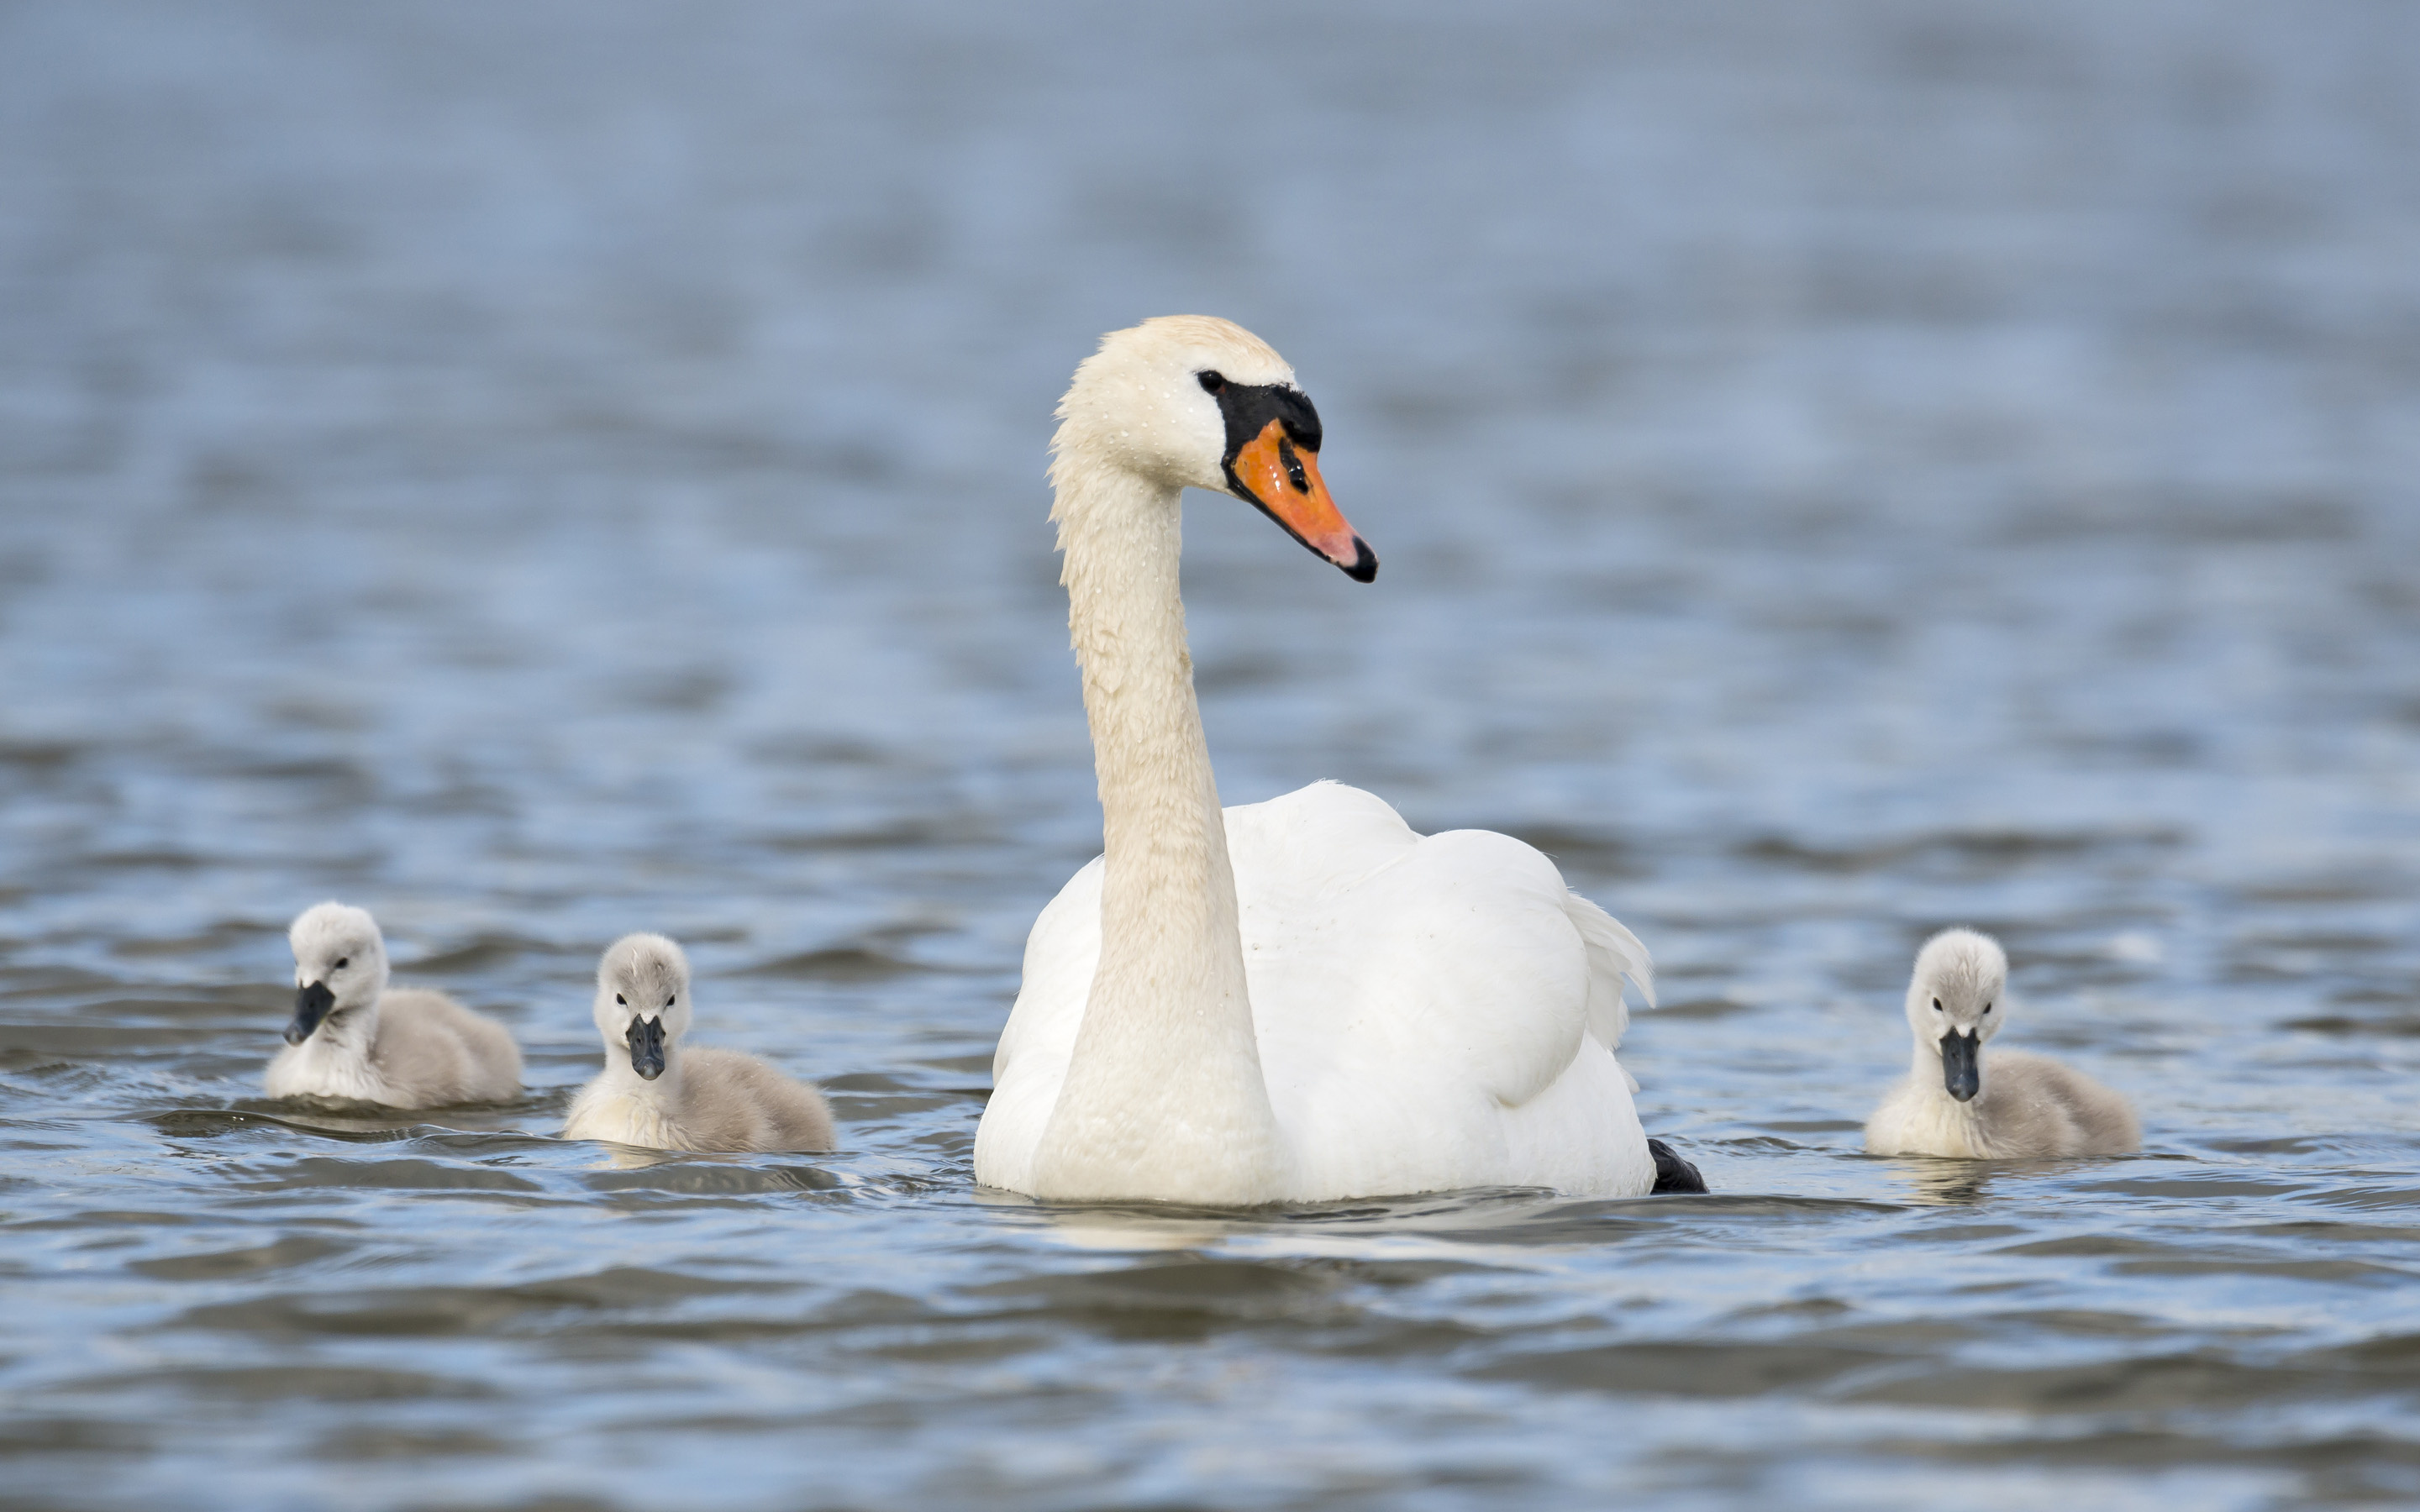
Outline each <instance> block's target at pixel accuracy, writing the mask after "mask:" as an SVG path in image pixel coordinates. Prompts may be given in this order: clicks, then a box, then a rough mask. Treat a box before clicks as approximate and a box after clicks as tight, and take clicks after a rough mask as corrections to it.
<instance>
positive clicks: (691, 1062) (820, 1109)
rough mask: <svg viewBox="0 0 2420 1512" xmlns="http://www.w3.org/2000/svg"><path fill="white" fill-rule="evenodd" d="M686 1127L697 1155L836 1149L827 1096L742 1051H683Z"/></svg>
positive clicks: (683, 1120) (684, 1048) (681, 1114)
mask: <svg viewBox="0 0 2420 1512" xmlns="http://www.w3.org/2000/svg"><path fill="white" fill-rule="evenodd" d="M678 1054H679V1055H680V1056H682V1057H684V1058H685V1059H686V1060H687V1062H688V1064H687V1066H686V1067H685V1069H684V1071H683V1072H682V1077H683V1087H682V1090H683V1091H684V1092H685V1093H686V1094H687V1095H686V1096H685V1097H684V1098H683V1099H682V1107H681V1109H680V1111H679V1113H678V1115H677V1117H678V1118H679V1119H681V1123H682V1127H683V1128H684V1129H685V1130H687V1131H689V1132H690V1134H692V1136H693V1137H694V1139H695V1141H696V1142H695V1144H693V1145H692V1146H691V1148H692V1149H741V1150H747V1149H753V1150H765V1151H771V1152H790V1151H801V1150H822V1149H831V1148H832V1122H831V1113H830V1110H829V1109H828V1108H827V1107H826V1106H825V1104H824V1100H823V1096H822V1094H820V1093H818V1092H817V1091H816V1090H815V1089H814V1088H812V1087H809V1086H807V1085H806V1084H805V1083H803V1082H799V1081H794V1080H792V1079H791V1078H789V1077H787V1076H784V1075H783V1074H782V1073H781V1072H779V1071H776V1070H774V1069H773V1067H772V1065H771V1064H770V1063H769V1062H768V1061H765V1060H761V1059H759V1058H757V1057H754V1056H752V1055H749V1054H747V1053H746V1052H744V1051H739V1050H715V1049H708V1048H704V1047H700V1048H697V1049H691V1048H690V1047H689V1046H687V1045H683V1046H682V1047H681V1048H680V1050H679V1052H678Z"/></svg>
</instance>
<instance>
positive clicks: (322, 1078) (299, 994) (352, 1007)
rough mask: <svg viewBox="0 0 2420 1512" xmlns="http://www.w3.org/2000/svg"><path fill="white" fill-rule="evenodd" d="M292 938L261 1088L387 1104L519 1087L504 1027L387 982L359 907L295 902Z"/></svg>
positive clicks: (488, 1098)
mask: <svg viewBox="0 0 2420 1512" xmlns="http://www.w3.org/2000/svg"><path fill="white" fill-rule="evenodd" d="M287 940H288V942H289V943H291V944H292V945H293V947H294V989H295V991H294V1022H292V1023H291V1024H288V1025H287V1026H286V1048H285V1049H283V1050H280V1051H279V1052H278V1053H277V1055H276V1056H275V1057H273V1058H272V1059H271V1061H270V1062H269V1076H268V1084H269V1095H270V1096H271V1097H338V1098H351V1099H354V1100H356V1101H359V1102H363V1103H385V1104H386V1105H387V1106H389V1107H397V1108H426V1107H436V1106H439V1105H440V1104H442V1103H504V1102H509V1101H511V1100H512V1099H514V1098H517V1097H519V1096H520V1092H521V1053H520V1047H519V1046H517V1045H515V1044H514V1043H513V1037H512V1033H511V1031H509V1030H507V1029H506V1028H505V1027H504V1026H503V1025H501V1024H499V1023H497V1022H496V1021H495V1020H493V1019H490V1018H482V1017H481V1016H480V1015H478V1014H476V1013H473V1012H472V1011H470V1010H469V1009H467V1008H464V1007H463V1006H462V1005H461V1004H459V1003H458V1002H456V1001H454V999H452V998H450V997H448V996H446V995H444V994H443V993H439V992H428V991H425V990H422V989H417V988H411V987H405V988H398V989H396V990H394V991H392V992H391V991H389V990H388V989H387V984H386V981H387V964H386V941H385V939H384V938H383V937H382V936H381V935H380V933H379V927H378V920H376V919H374V918H371V917H370V916H369V914H368V913H367V912H366V911H365V910H363V909H359V908H351V907H348V906H347V905H345V904H343V903H320V904H318V906H317V907H313V908H307V909H304V910H303V912H302V916H301V917H300V918H296V919H295V920H294V927H293V928H292V929H291V930H290V931H288V932H287Z"/></svg>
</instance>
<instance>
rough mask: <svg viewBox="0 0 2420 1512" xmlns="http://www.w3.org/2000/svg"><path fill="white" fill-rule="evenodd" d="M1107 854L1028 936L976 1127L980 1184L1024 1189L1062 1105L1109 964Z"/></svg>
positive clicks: (1062, 892)
mask: <svg viewBox="0 0 2420 1512" xmlns="http://www.w3.org/2000/svg"><path fill="white" fill-rule="evenodd" d="M1101 872H1102V864H1101V858H1100V857H1099V856H1094V858H1093V859H1092V861H1091V862H1089V863H1088V864H1087V865H1086V866H1085V867H1084V868H1083V870H1081V871H1079V872H1077V873H1076V874H1075V875H1074V876H1073V877H1070V878H1069V879H1068V880H1067V885H1066V886H1065V887H1062V888H1060V889H1059V895H1058V896H1057V897H1055V898H1053V899H1051V900H1050V903H1049V904H1048V906H1047V907H1045V908H1044V909H1043V910H1042V914H1041V917H1040V918H1036V919H1034V921H1033V930H1032V933H1030V934H1028V935H1027V936H1026V937H1025V975H1024V979H1023V981H1022V983H1021V984H1020V985H1019V986H1018V988H1017V992H1016V1007H1014V1008H1012V1009H1010V1010H1009V1013H1008V1023H1007V1025H1006V1026H1004V1027H1002V1028H1001V1031H1000V1047H999V1048H998V1049H997V1050H995V1051H993V1053H992V1058H991V1085H992V1092H991V1101H990V1102H988V1103H985V1105H984V1115H983V1121H982V1122H981V1123H980V1124H979V1125H977V1127H976V1129H975V1180H978V1181H981V1182H982V1183H984V1184H985V1186H997V1187H1005V1188H1007V1189H1009V1190H1012V1191H1023V1190H1025V1189H1026V1186H1027V1180H1026V1178H1027V1175H1028V1173H1029V1171H1030V1169H1031V1167H1032V1161H1033V1152H1034V1150H1035V1149H1037V1148H1039V1146H1040V1145H1041V1143H1042V1131H1043V1128H1044V1126H1045V1125H1047V1123H1048V1122H1049V1120H1050V1110H1051V1108H1052V1107H1053V1106H1054V1105H1055V1104H1056V1103H1058V1101H1059V1087H1060V1084H1061V1083H1062V1082H1063V1081H1065V1080H1066V1077H1067V1061H1068V1057H1071V1056H1072V1055H1073V1054H1074V1053H1075V1049H1076V1031H1077V1030H1078V1029H1079V1028H1081V1027H1082V1026H1083V1023H1084V1002H1085V999H1086V998H1087V997H1089V996H1090V995H1091V994H1092V990H1093V971H1094V967H1095V966H1096V965H1098V964H1099V963H1100V959H1101Z"/></svg>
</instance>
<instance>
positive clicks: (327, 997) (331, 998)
mask: <svg viewBox="0 0 2420 1512" xmlns="http://www.w3.org/2000/svg"><path fill="white" fill-rule="evenodd" d="M335 1006H336V995H335V994H334V993H332V992H330V991H329V990H328V984H327V983H326V982H324V981H315V982H313V983H312V984H311V985H310V986H308V987H305V988H302V990H301V991H299V992H297V993H296V994H295V995H294V1022H293V1023H291V1024H288V1025H287V1026H286V1042H287V1044H301V1043H302V1041H305V1040H308V1039H309V1038H311V1031H312V1030H314V1029H317V1028H318V1026H319V1025H320V1023H321V1022H322V1021H324V1020H325V1019H326V1018H327V1016H328V1010H330V1009H332V1008H334V1007H335Z"/></svg>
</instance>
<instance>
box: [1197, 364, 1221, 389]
mask: <svg viewBox="0 0 2420 1512" xmlns="http://www.w3.org/2000/svg"><path fill="white" fill-rule="evenodd" d="M1194 377H1195V378H1198V379H1200V381H1201V384H1202V393H1218V391H1219V390H1220V389H1223V388H1225V387H1226V386H1227V376H1226V375H1225V374H1223V373H1221V372H1219V371H1218V369H1217V368H1215V367H1214V368H1211V369H1210V370H1209V371H1208V372H1205V373H1197V374H1195V375H1194Z"/></svg>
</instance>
